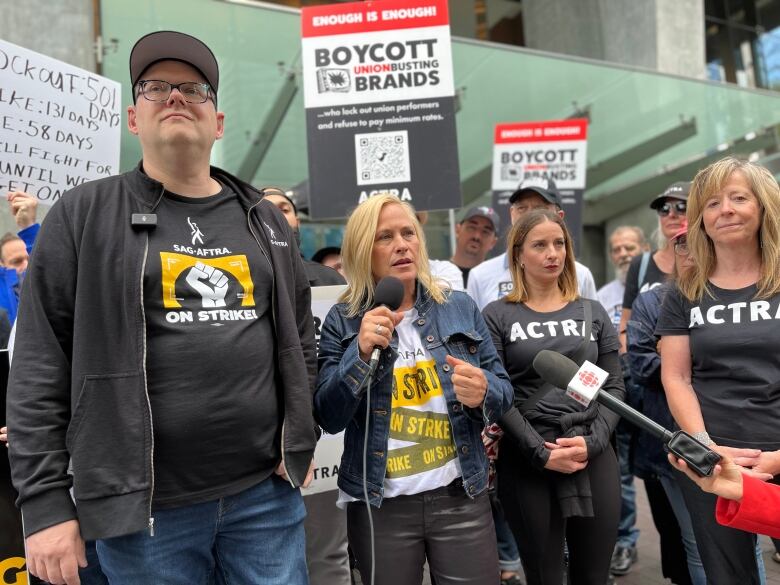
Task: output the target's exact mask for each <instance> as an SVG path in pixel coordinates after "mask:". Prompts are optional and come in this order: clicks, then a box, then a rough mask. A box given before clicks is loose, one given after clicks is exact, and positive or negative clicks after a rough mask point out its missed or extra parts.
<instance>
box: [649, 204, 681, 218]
mask: <svg viewBox="0 0 780 585" xmlns="http://www.w3.org/2000/svg"><path fill="white" fill-rule="evenodd" d="M672 209H674V211H675V212H676V213H677V215H685V210H686V209H688V203H687V202H686V201H675V202H674V203H671V202H669V201H667V202H666V203H664V204H662V205H661V206H660V207H659V208H658V209H657V210H656V211H658V215H660V216H661V217H666V216H667V215H669V214H670V213H671V212H672Z"/></svg>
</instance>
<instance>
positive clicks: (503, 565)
mask: <svg viewBox="0 0 780 585" xmlns="http://www.w3.org/2000/svg"><path fill="white" fill-rule="evenodd" d="M490 511H491V512H492V514H493V524H494V525H495V527H496V544H497V545H498V568H499V569H501V570H502V571H507V572H511V573H520V572H522V569H523V567H522V565H521V563H520V551H518V550H517V544H516V543H515V536H514V534H512V529H511V528H509V524H507V521H506V518H504V509H503V508H502V507H501V502H499V501H498V497H497V496H496V494H490Z"/></svg>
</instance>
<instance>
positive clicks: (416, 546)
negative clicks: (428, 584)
mask: <svg viewBox="0 0 780 585" xmlns="http://www.w3.org/2000/svg"><path fill="white" fill-rule="evenodd" d="M371 513H372V517H373V520H374V533H375V549H376V580H375V584H376V585H419V584H420V583H422V578H423V566H424V564H425V561H426V559H427V561H428V565H429V566H430V569H431V574H432V575H433V577H434V578H435V580H436V585H454V584H465V583H468V584H469V585H497V584H498V582H499V573H498V552H497V549H496V533H495V529H494V528H493V517H492V515H491V512H490V501H489V499H488V495H487V492H483V493H482V494H480V495H479V496H477V497H476V498H475V499H473V500H472V499H471V498H469V497H468V496H467V495H466V493H465V492H464V490H463V485H462V484H461V483H460V481H457V482H455V483H454V484H453V485H450V486H446V487H442V488H438V489H435V490H431V491H428V492H424V493H422V494H415V495H412V496H398V497H395V498H388V499H386V500H384V501H383V502H382V507H381V508H379V509H377V508H371ZM347 532H348V534H349V544H350V546H351V547H352V552H353V553H354V555H355V558H356V560H357V563H358V568H359V570H360V577H361V580H362V581H363V583H365V584H368V583H370V578H371V540H370V535H369V529H368V514H367V512H366V505H365V503H364V502H352V503H350V504H349V506H348V508H347Z"/></svg>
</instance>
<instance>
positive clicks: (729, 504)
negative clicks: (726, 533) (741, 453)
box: [715, 475, 780, 538]
mask: <svg viewBox="0 0 780 585" xmlns="http://www.w3.org/2000/svg"><path fill="white" fill-rule="evenodd" d="M715 517H716V518H717V520H718V523H720V524H723V525H724V526H728V527H730V528H737V529H739V530H745V531H747V532H755V533H757V534H766V535H767V536H771V537H773V538H780V486H778V485H774V484H771V483H766V482H763V481H761V480H758V479H756V478H754V477H750V476H747V475H743V476H742V501H741V502H735V501H734V500H727V499H725V498H718V503H717V505H716V507H715Z"/></svg>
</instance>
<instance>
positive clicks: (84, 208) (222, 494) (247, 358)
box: [8, 31, 316, 585]
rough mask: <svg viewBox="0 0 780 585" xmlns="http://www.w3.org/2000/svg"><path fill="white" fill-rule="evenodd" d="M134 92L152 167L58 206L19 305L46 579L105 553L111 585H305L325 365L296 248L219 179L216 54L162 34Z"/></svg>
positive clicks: (23, 492)
mask: <svg viewBox="0 0 780 585" xmlns="http://www.w3.org/2000/svg"><path fill="white" fill-rule="evenodd" d="M130 78H131V85H132V89H133V91H132V99H133V105H130V106H129V107H128V109H127V123H128V128H129V130H130V132H131V133H132V134H135V135H136V136H138V139H139V141H140V144H141V149H142V153H143V159H142V161H141V163H140V164H139V165H138V167H136V169H134V170H133V171H130V172H128V173H125V174H123V175H119V176H115V177H109V178H106V179H102V180H99V181H93V182H90V183H85V184H84V185H81V186H79V187H76V188H74V189H73V190H71V191H70V192H69V193H67V194H66V195H65V196H63V197H62V199H61V200H60V201H58V202H57V203H56V204H55V205H54V206H53V207H52V208H51V210H50V212H49V214H48V216H47V218H46V222H45V223H44V224H43V226H42V228H41V231H40V234H39V237H38V241H37V244H36V252H35V255H34V257H33V259H32V261H31V263H30V266H29V268H28V274H27V277H26V278H27V281H26V282H25V286H24V287H23V290H22V298H21V303H20V312H19V320H18V329H17V335H16V346H15V351H16V355H15V357H16V359H15V360H14V362H13V366H12V369H11V374H10V381H9V387H8V428H9V429H10V433H9V444H10V458H11V465H12V474H13V480H14V484H15V486H16V489H17V490H18V492H19V499H18V504H19V505H20V506H21V508H22V513H23V517H24V524H25V526H24V527H25V536H26V543H27V562H28V568H29V570H30V572H32V573H34V574H35V575H37V576H38V577H41V578H42V579H44V580H46V581H49V582H50V583H54V584H62V583H66V584H68V585H72V584H77V583H79V575H78V568H79V567H84V566H85V565H86V560H85V558H84V544H83V540H82V539H86V540H96V541H97V553H98V557H99V559H100V565H101V566H102V568H103V571H104V572H105V573H106V575H107V576H108V578H109V580H110V582H112V583H123V584H126V585H136V584H137V585H141V584H149V583H154V584H156V585H160V584H165V583H170V584H175V583H205V582H212V581H215V582H217V583H223V582H224V583H228V582H231V583H261V584H271V583H293V584H296V585H305V584H306V583H307V576H306V564H305V546H304V533H303V518H304V515H305V510H304V506H303V502H302V498H301V494H300V490H299V489H298V487H299V486H300V485H302V484H304V483H305V482H306V481H307V479H308V477H307V476H308V472H309V470H310V463H311V459H312V454H313V451H314V446H315V443H316V433H315V425H314V420H313V416H312V412H311V391H312V389H313V384H314V376H315V374H316V358H315V345H314V331H313V329H314V328H313V319H312V315H311V309H310V290H309V284H308V280H307V278H306V273H305V271H304V268H303V264H302V262H301V257H300V254H299V252H298V246H297V245H296V242H295V237H294V235H293V232H292V230H291V229H290V226H289V225H288V223H287V221H285V219H284V216H283V215H282V214H281V213H280V212H279V210H278V209H277V208H276V207H275V206H274V205H273V203H271V202H269V201H266V200H264V198H263V197H264V192H263V191H258V190H256V189H254V188H253V187H251V186H250V185H248V184H246V183H244V182H242V181H241V180H239V179H237V178H236V177H233V176H231V175H230V174H228V173H226V172H224V171H222V170H220V169H218V168H216V167H210V166H209V158H210V154H211V149H212V146H213V144H214V141H215V140H218V139H220V138H222V135H223V132H224V121H225V115H224V114H223V113H222V112H220V111H218V109H217V91H218V86H219V68H218V65H217V61H216V58H215V57H214V55H213V53H212V52H211V50H210V49H209V48H208V47H207V46H206V45H205V44H204V43H202V42H201V41H200V40H198V39H196V38H194V37H191V36H189V35H186V34H182V33H177V32H171V31H161V32H156V33H151V34H149V35H146V36H145V37H143V38H141V39H140V40H139V41H138V42H137V43H136V45H135V46H134V47H133V50H132V51H131V53H130ZM31 364H35V366H34V367H33V366H31ZM71 488H72V495H71V493H70V491H71Z"/></svg>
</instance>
